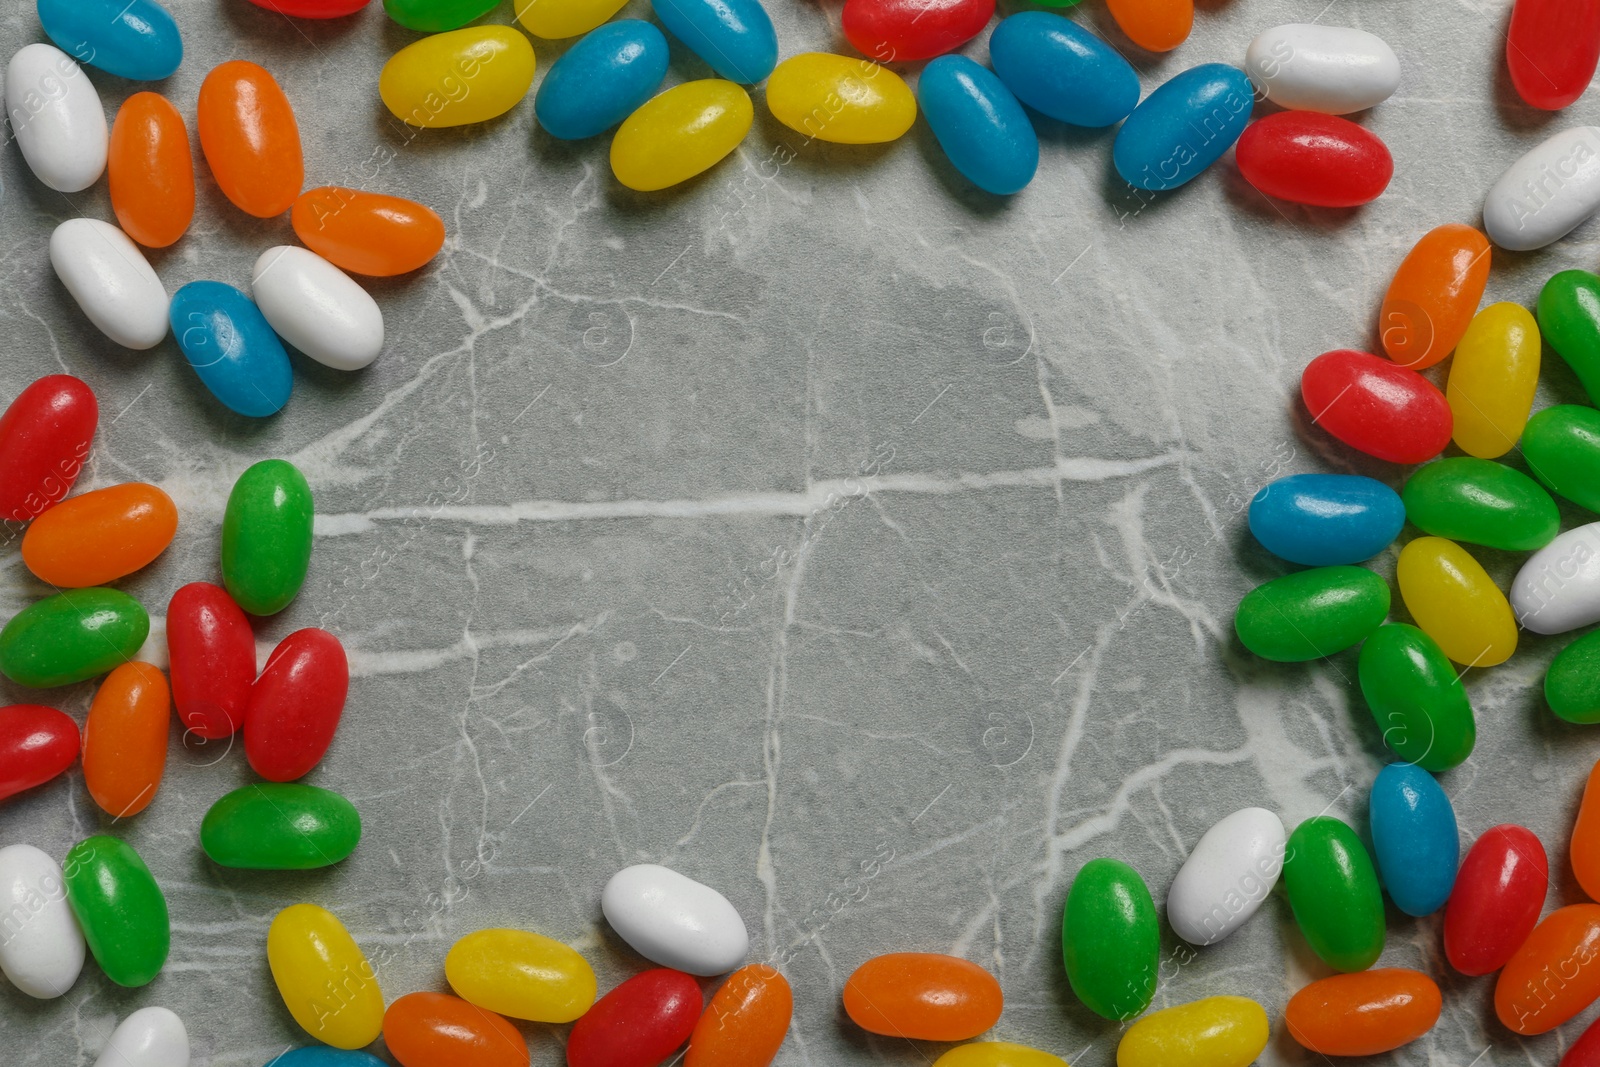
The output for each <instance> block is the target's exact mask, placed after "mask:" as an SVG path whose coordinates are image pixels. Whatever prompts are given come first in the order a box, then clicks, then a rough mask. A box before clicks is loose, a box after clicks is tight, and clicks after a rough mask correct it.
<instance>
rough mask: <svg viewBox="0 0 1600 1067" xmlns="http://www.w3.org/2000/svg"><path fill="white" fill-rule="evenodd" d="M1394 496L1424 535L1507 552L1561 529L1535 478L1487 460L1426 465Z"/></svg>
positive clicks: (1530, 546)
mask: <svg viewBox="0 0 1600 1067" xmlns="http://www.w3.org/2000/svg"><path fill="white" fill-rule="evenodd" d="M1400 499H1401V500H1402V501H1404V502H1405V506H1406V518H1407V519H1410V520H1411V524H1412V525H1413V526H1416V527H1417V528H1418V529H1419V530H1422V531H1423V532H1424V533H1430V534H1433V535H1434V536H1436V537H1448V538H1449V539H1450V540H1452V541H1465V542H1467V543H1468V544H1473V545H1484V546H1485V547H1487V548H1502V549H1505V550H1507V551H1509V552H1530V551H1532V550H1534V549H1538V548H1543V547H1544V546H1545V545H1547V544H1549V543H1550V540H1551V538H1553V537H1555V535H1556V532H1557V531H1558V530H1559V529H1560V528H1561V512H1560V511H1559V510H1558V509H1557V508H1556V502H1555V501H1554V500H1552V499H1550V494H1549V493H1547V492H1545V491H1544V489H1542V488H1541V487H1540V486H1539V483H1538V482H1536V481H1534V480H1533V479H1532V478H1530V477H1528V476H1527V475H1526V474H1523V473H1522V472H1521V471H1519V470H1516V469H1515V468H1512V467H1507V466H1506V465H1505V464H1503V463H1495V462H1494V461H1492V460H1487V459H1474V458H1472V457H1470V456H1454V457H1451V458H1450V459H1441V460H1439V461H1438V462H1437V463H1430V464H1428V465H1427V466H1425V467H1422V468H1420V469H1419V470H1418V471H1417V472H1416V473H1415V474H1413V475H1412V476H1411V477H1410V478H1409V479H1407V481H1406V484H1405V487H1404V488H1403V489H1401V490H1400ZM1513 595H1514V594H1513Z"/></svg>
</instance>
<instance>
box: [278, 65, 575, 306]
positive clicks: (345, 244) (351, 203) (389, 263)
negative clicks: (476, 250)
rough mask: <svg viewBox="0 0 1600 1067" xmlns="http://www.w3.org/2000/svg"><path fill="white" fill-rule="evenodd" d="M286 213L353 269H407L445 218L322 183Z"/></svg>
mask: <svg viewBox="0 0 1600 1067" xmlns="http://www.w3.org/2000/svg"><path fill="white" fill-rule="evenodd" d="M546 80H547V81H548V80H549V78H548V76H546ZM289 217H290V220H291V221H292V222H293V224H294V233H295V236H296V237H298V238H300V240H301V241H303V242H305V245H306V247H307V248H309V249H311V251H313V252H315V253H316V254H317V255H319V256H321V257H322V258H323V259H325V260H327V261H328V262H329V263H332V264H333V265H334V266H336V267H338V268H340V269H341V270H347V271H349V272H351V273H352V274H366V275H369V276H371V277H374V278H390V277H393V276H394V275H397V274H406V273H408V272H410V271H414V270H417V269H419V268H421V267H423V266H426V265H427V263H428V261H429V260H431V259H432V258H433V257H434V256H436V255H438V254H439V249H441V248H443V247H444V237H445V233H444V220H443V219H441V218H440V217H439V215H438V213H437V212H435V211H434V210H433V209H432V208H429V207H425V206H423V205H422V204H418V203H416V202H415V201H412V200H404V199H401V198H400V197H398V196H386V195H385V194H383V193H363V192H360V191H358V190H355V189H341V188H337V187H335V186H331V185H324V186H321V187H319V188H316V189H309V190H307V191H306V192H304V193H302V194H301V196H300V199H298V200H296V201H295V202H294V209H293V211H292V212H291V214H290V216H289Z"/></svg>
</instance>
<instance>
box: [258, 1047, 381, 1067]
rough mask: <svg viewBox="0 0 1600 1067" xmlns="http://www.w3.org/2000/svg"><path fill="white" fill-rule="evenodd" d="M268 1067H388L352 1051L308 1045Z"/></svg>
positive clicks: (280, 1055) (280, 1057) (285, 1053)
mask: <svg viewBox="0 0 1600 1067" xmlns="http://www.w3.org/2000/svg"><path fill="white" fill-rule="evenodd" d="M266 1067H388V1065H387V1064H386V1063H384V1061H382V1060H380V1059H378V1057H376V1056H373V1055H370V1054H368V1053H365V1052H357V1051H354V1050H352V1049H342V1048H329V1047H328V1046H327V1045H308V1046H306V1047H304V1048H292V1049H290V1050H289V1051H288V1052H284V1053H281V1054H279V1055H278V1056H276V1057H275V1058H273V1059H272V1060H271V1061H269V1062H268V1063H267V1065H266Z"/></svg>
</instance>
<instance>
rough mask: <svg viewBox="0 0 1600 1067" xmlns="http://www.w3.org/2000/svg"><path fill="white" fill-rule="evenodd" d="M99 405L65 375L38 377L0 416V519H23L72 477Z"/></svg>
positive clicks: (54, 499) (55, 499)
mask: <svg viewBox="0 0 1600 1067" xmlns="http://www.w3.org/2000/svg"><path fill="white" fill-rule="evenodd" d="M99 421H100V405H99V404H98V403H97V402H96V401H95V398H94V393H92V392H90V390H89V387H88V386H87V385H84V384H83V383H82V382H81V381H79V380H78V379H76V378H74V377H73V376H72V375H70V374H51V375H48V376H46V377H44V378H40V379H39V380H38V381H36V382H34V383H33V384H32V385H30V386H28V387H27V388H26V389H24V390H23V391H22V392H20V393H18V394H17V398H16V399H15V400H13V401H12V402H11V406H10V407H8V408H6V410H5V414H4V415H0V519H13V520H15V521H17V522H27V521H28V520H29V519H32V518H36V517H37V516H39V515H41V514H43V513H44V512H45V511H46V510H48V509H49V508H50V507H51V506H52V505H54V504H56V503H59V502H60V501H61V500H63V499H64V498H65V497H66V495H67V493H68V492H70V491H71V489H72V483H73V482H75V481H77V480H78V473H79V472H80V471H82V470H83V461H84V460H85V459H86V458H87V457H88V455H89V442H90V441H91V440H92V439H93V438H94V428H95V425H96V424H97V423H99Z"/></svg>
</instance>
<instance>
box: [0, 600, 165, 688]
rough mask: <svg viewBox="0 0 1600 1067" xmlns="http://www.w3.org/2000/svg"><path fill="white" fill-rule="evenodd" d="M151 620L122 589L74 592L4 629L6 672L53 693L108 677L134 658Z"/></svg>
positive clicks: (0, 655)
mask: <svg viewBox="0 0 1600 1067" xmlns="http://www.w3.org/2000/svg"><path fill="white" fill-rule="evenodd" d="M148 636H150V616H149V615H147V614H145V610H144V607H143V606H142V605H141V604H140V603H139V602H138V601H137V600H135V599H133V597H131V596H129V595H128V594H127V593H124V592H121V591H120V590H116V589H98V588H97V589H69V590H67V591H66V592H64V593H57V594H56V595H55V596H52V597H46V598H45V599H43V600H40V601H38V602H36V603H34V604H31V605H29V606H28V607H26V608H24V609H23V610H22V611H20V612H19V613H17V614H16V615H14V616H12V619H11V621H10V622H8V623H6V625H5V629H3V630H0V674H4V675H5V676H6V677H7V678H10V679H11V680H12V681H13V682H16V683H17V684H18V685H27V686H32V687H33V688H35V689H49V688H50V687H52V686H57V685H71V684H72V683H74V682H82V681H86V680H88V679H90V678H93V677H94V676H95V675H97V674H104V673H105V672H106V671H109V670H110V669H111V668H113V667H115V666H116V665H117V664H119V663H123V662H125V661H127V660H130V659H132V658H133V655H134V653H136V652H138V651H139V646H140V645H143V644H144V639H145V638H146V637H148Z"/></svg>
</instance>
